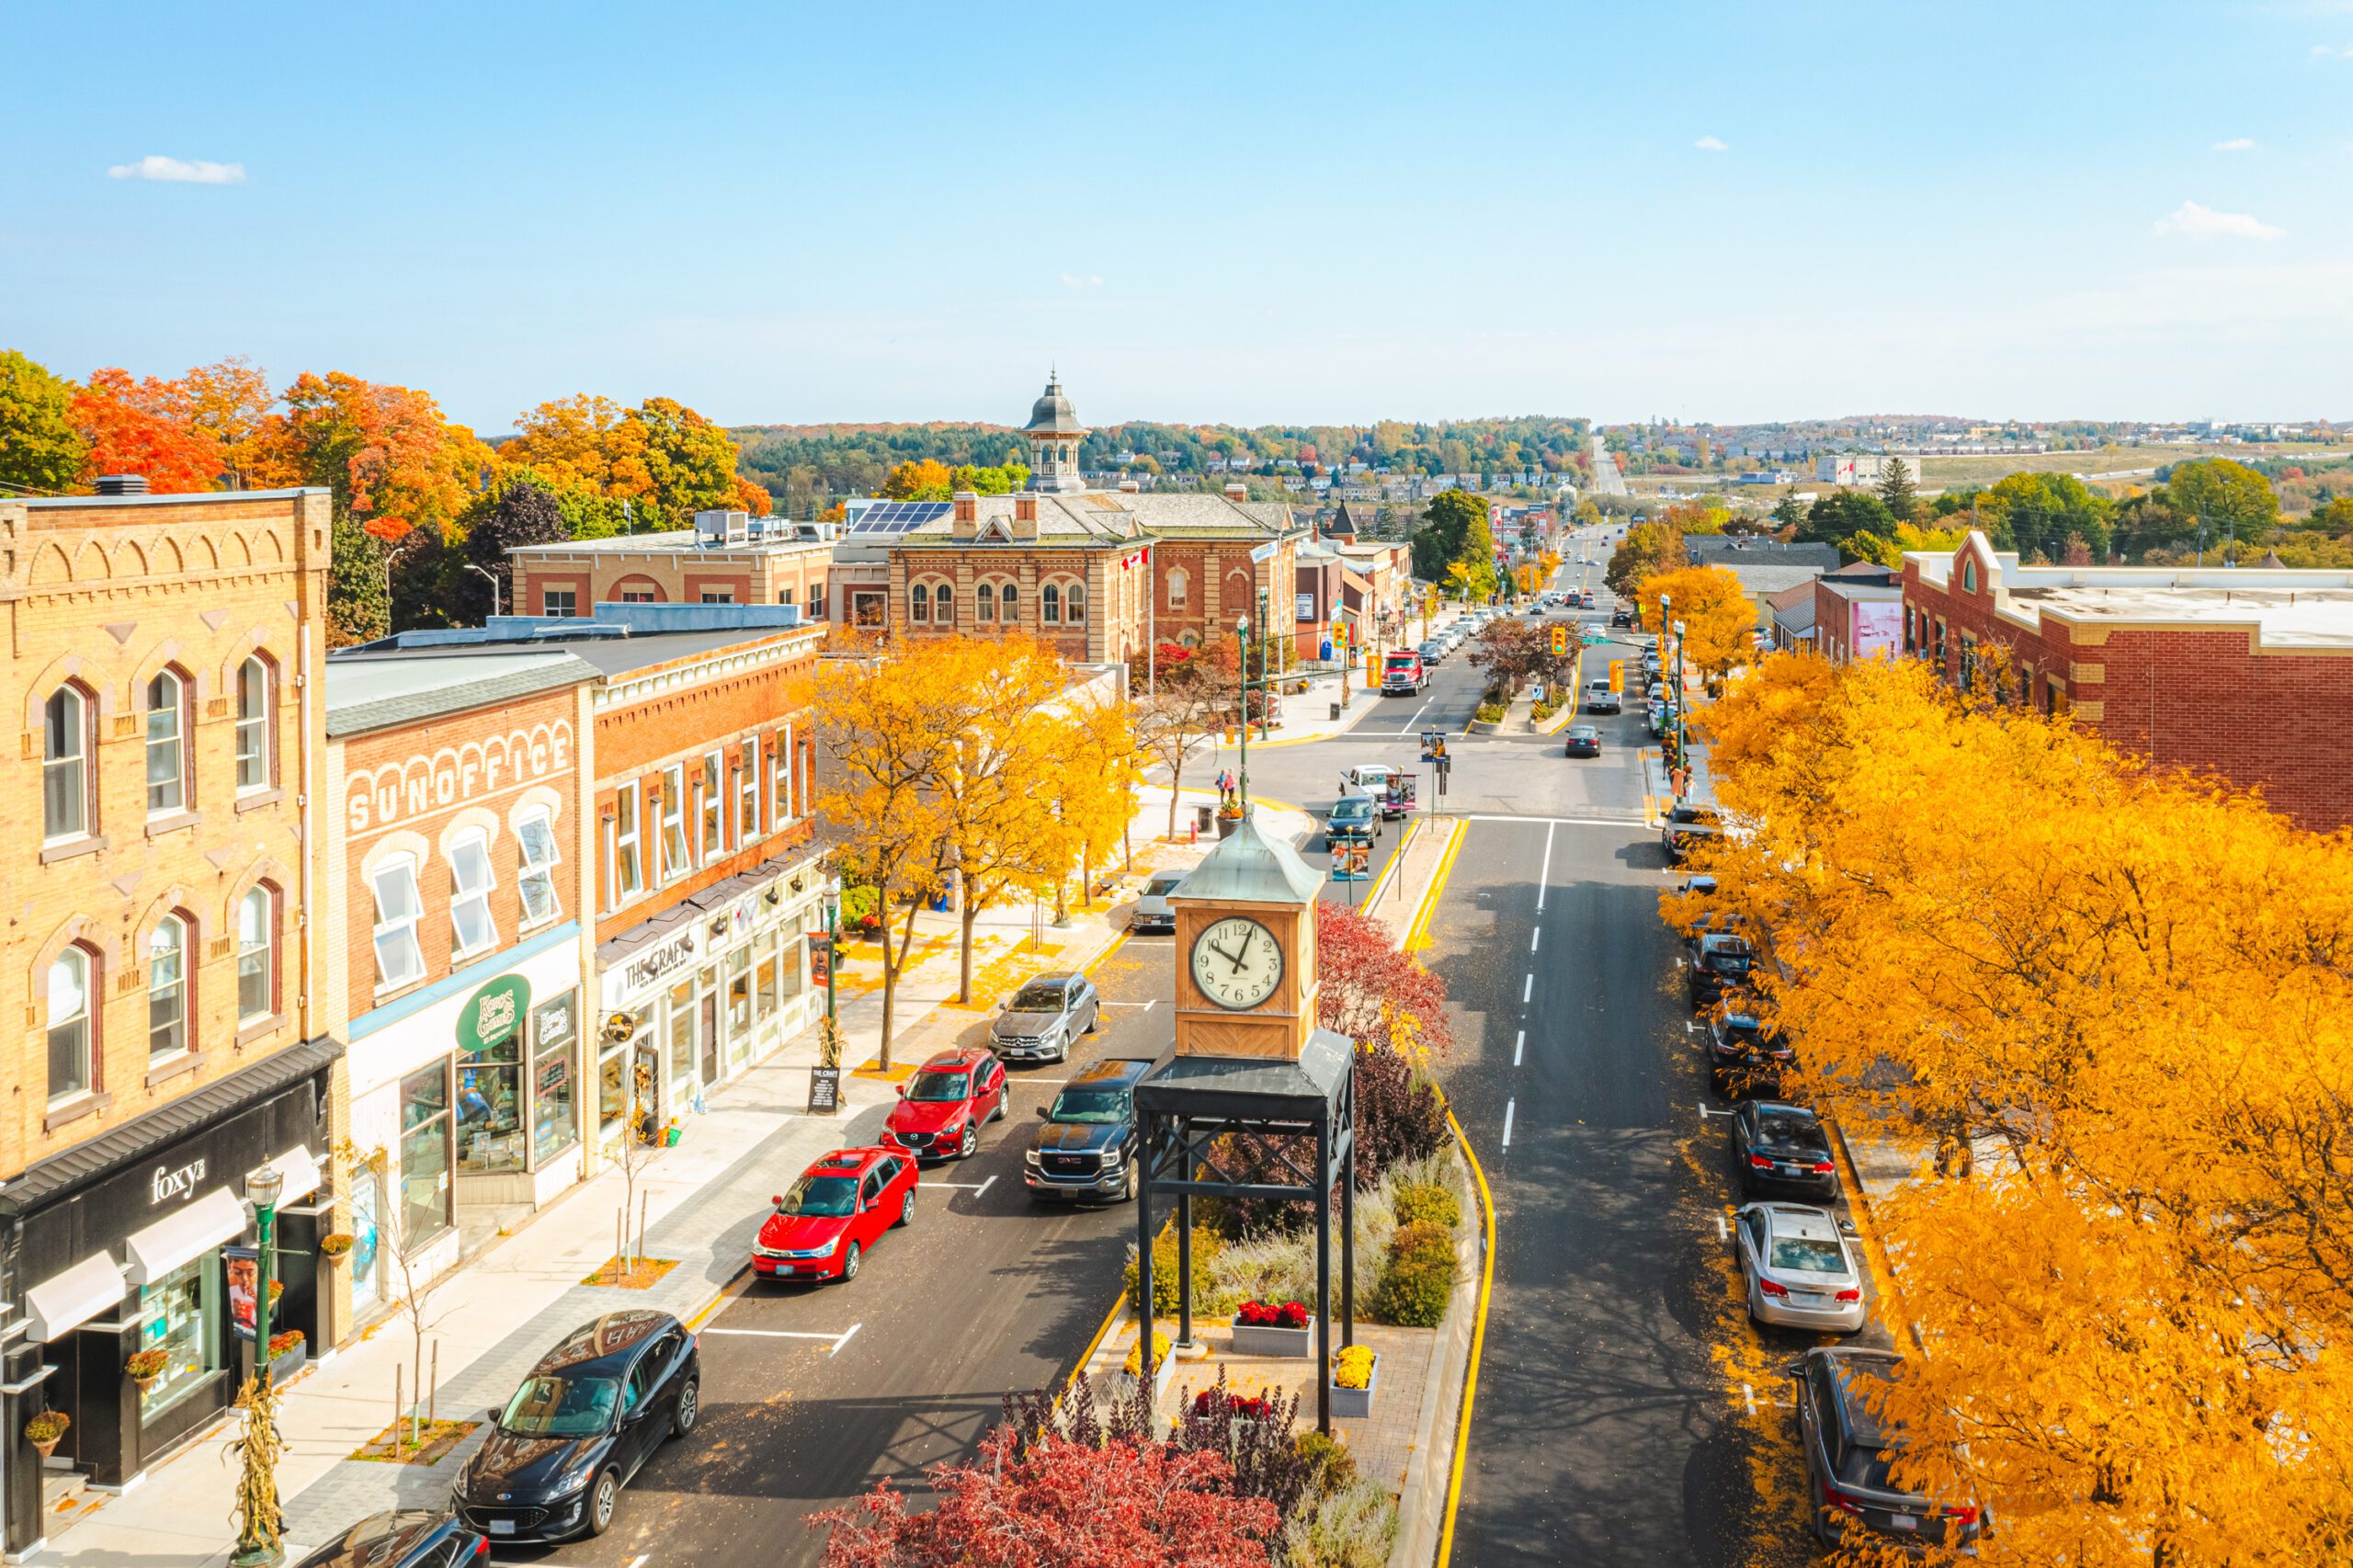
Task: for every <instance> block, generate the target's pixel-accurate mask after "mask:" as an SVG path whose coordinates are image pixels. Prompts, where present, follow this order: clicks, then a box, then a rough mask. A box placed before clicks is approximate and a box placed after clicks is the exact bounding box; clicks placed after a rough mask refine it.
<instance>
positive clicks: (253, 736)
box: [237, 654, 271, 795]
mask: <svg viewBox="0 0 2353 1568" xmlns="http://www.w3.org/2000/svg"><path fill="white" fill-rule="evenodd" d="M269 687H270V680H269V665H268V664H267V662H265V661H264V660H263V659H262V658H261V656H260V655H259V654H256V655H255V656H254V657H252V658H250V659H247V660H246V661H245V662H244V664H242V665H238V666H237V792H238V793H239V794H241V795H242V794H244V792H245V791H247V790H266V789H267V788H269V781H270V775H271V767H270V751H271V747H270V744H269V743H270V733H269V719H270V710H271V703H270V689H269Z"/></svg>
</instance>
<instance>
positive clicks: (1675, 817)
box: [1667, 806, 1716, 827]
mask: <svg viewBox="0 0 2353 1568" xmlns="http://www.w3.org/2000/svg"><path fill="white" fill-rule="evenodd" d="M1667 820H1668V821H1670V822H1675V823H1680V824H1686V825H1696V826H1700V827H1705V826H1708V825H1710V824H1713V823H1714V822H1715V820H1716V813H1715V812H1711V811H1710V810H1709V809H1708V808H1707V807H1705V806H1677V807H1676V808H1675V811H1674V812H1673V813H1672V814H1671V815H1670V816H1669V817H1668V819H1667Z"/></svg>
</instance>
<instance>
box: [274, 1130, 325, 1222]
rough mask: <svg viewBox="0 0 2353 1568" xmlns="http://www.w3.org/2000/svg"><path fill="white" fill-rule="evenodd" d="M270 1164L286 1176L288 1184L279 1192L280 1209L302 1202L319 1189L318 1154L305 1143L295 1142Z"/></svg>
mask: <svg viewBox="0 0 2353 1568" xmlns="http://www.w3.org/2000/svg"><path fill="white" fill-rule="evenodd" d="M269 1164H270V1168H271V1169H273V1170H275V1171H276V1172H277V1173H278V1175H279V1176H283V1177H285V1178H286V1186H285V1187H283V1188H282V1189H281V1190H280V1191H279V1192H278V1207H279V1208H280V1209H283V1208H285V1207H286V1206H287V1205H288V1204H290V1203H300V1202H301V1201H302V1199H306V1198H308V1197H310V1196H311V1194H313V1193H314V1192H316V1191H318V1190H319V1159H318V1156H317V1155H315V1154H313V1153H311V1151H310V1150H309V1149H307V1148H305V1147H304V1146H303V1145H301V1144H300V1143H297V1144H295V1145H294V1147H292V1148H291V1149H289V1150H287V1151H286V1153H282V1154H280V1155H278V1158H276V1159H274V1160H272V1161H270V1162H269Z"/></svg>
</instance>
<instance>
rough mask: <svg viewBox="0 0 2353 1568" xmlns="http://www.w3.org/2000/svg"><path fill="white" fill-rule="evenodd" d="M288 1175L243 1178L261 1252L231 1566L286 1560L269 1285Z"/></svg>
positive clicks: (250, 1567)
mask: <svg viewBox="0 0 2353 1568" xmlns="http://www.w3.org/2000/svg"><path fill="white" fill-rule="evenodd" d="M285 1187H286V1177H285V1176H283V1175H282V1174H280V1173H279V1171H278V1167H277V1166H275V1165H263V1166H261V1167H260V1168H259V1169H257V1170H255V1171H252V1172H250V1173H248V1174H247V1175H246V1176H245V1196H246V1197H247V1198H248V1199H251V1200H252V1201H253V1206H254V1223H255V1225H256V1228H257V1229H258V1231H259V1233H260V1237H261V1244H260V1246H259V1247H258V1248H257V1249H256V1251H257V1252H258V1253H259V1254H260V1256H258V1257H256V1259H255V1262H254V1271H255V1273H254V1364H255V1372H254V1377H253V1381H251V1382H250V1383H248V1384H247V1385H246V1391H245V1398H244V1399H243V1400H241V1401H240V1402H239V1403H243V1404H244V1406H245V1435H244V1438H243V1439H242V1440H241V1442H242V1450H241V1451H242V1455H243V1458H244V1472H243V1474H242V1475H241V1476H240V1477H239V1478H238V1483H237V1511H238V1513H239V1514H240V1515H241V1516H242V1520H243V1523H242V1526H241V1528H239V1531H238V1535H237V1549H236V1551H235V1552H234V1553H233V1555H232V1556H231V1557H230V1559H229V1564H230V1568H276V1564H278V1563H280V1562H284V1561H286V1549H285V1546H284V1545H283V1544H282V1542H281V1540H280V1534H279V1532H280V1531H281V1530H282V1529H283V1528H284V1519H285V1516H284V1514H283V1513H282V1512H281V1511H280V1510H279V1508H278V1400H277V1396H276V1392H275V1391H274V1390H273V1389H272V1388H271V1386H270V1378H269V1372H270V1367H269V1287H270V1282H271V1280H273V1279H274V1278H277V1275H278V1194H279V1193H281V1192H283V1191H284V1190H285Z"/></svg>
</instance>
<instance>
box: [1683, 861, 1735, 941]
mask: <svg viewBox="0 0 2353 1568" xmlns="http://www.w3.org/2000/svg"><path fill="white" fill-rule="evenodd" d="M1694 880H1695V881H1696V880H1698V879H1694ZM1707 881H1708V885H1709V888H1710V889H1711V890H1712V889H1713V888H1714V886H1715V879H1714V878H1712V877H1711V878H1708V879H1707ZM1745 924H1747V921H1746V918H1745V916H1744V915H1741V913H1740V912H1739V911H1738V910H1736V909H1711V910H1710V911H1708V913H1707V914H1705V915H1701V916H1699V919H1697V920H1694V921H1693V922H1691V924H1690V925H1688V926H1685V927H1684V928H1683V957H1684V959H1685V960H1686V961H1687V962H1688V960H1692V959H1696V958H1698V957H1699V943H1700V942H1701V940H1703V939H1704V938H1706V937H1721V936H1722V935H1723V934H1724V933H1725V932H1727V931H1734V930H1738V929H1739V928H1740V927H1741V926H1744V925H1745Z"/></svg>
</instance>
